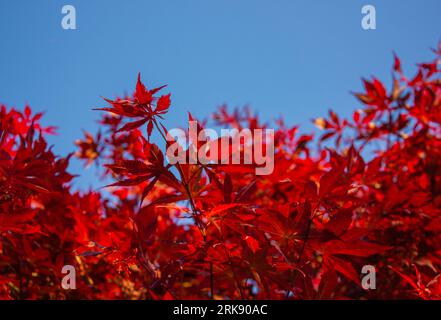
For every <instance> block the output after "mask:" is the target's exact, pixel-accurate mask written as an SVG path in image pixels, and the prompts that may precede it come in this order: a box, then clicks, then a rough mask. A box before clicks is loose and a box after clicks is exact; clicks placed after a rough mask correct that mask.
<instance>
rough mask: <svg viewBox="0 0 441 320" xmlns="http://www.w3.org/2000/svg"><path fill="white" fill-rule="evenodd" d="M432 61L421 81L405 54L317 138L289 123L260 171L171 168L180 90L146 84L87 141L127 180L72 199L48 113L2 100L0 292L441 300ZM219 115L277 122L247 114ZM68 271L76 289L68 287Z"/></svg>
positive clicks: (440, 116)
mask: <svg viewBox="0 0 441 320" xmlns="http://www.w3.org/2000/svg"><path fill="white" fill-rule="evenodd" d="M435 53H436V59H435V60H434V61H432V62H430V63H424V64H420V65H418V72H417V75H416V76H415V77H414V78H412V79H408V78H406V77H405V75H404V74H403V72H402V69H401V68H402V66H401V63H400V60H399V59H398V58H397V57H395V61H394V73H393V74H394V79H393V84H392V88H391V90H390V91H388V90H387V89H386V88H385V86H384V85H383V84H382V83H381V82H380V81H379V80H378V79H376V78H374V79H372V80H364V86H365V92H363V93H359V94H356V96H357V97H358V99H359V100H360V101H361V102H362V104H363V109H361V110H357V111H355V112H354V113H353V116H352V119H341V118H340V117H339V116H338V115H337V114H336V113H335V112H333V111H330V113H329V117H327V118H318V119H316V120H315V123H316V125H317V126H318V127H319V128H320V129H323V130H325V132H324V133H323V135H322V136H321V137H320V138H319V139H317V142H316V140H314V139H313V136H312V135H299V133H298V128H297V127H288V126H287V125H285V124H284V122H283V121H282V120H280V121H278V122H277V128H276V130H275V158H274V163H275V168H274V171H273V173H272V174H270V175H261V176H257V175H255V174H254V171H252V170H248V169H247V168H246V167H244V166H240V165H212V164H207V165H204V164H201V163H197V164H192V165H189V164H176V165H171V164H168V163H167V161H166V160H165V157H164V154H163V151H161V149H162V150H165V146H166V143H165V142H164V141H163V142H162V143H161V145H163V146H164V148H161V147H160V146H158V145H156V144H153V143H151V142H150V136H151V134H152V132H156V133H159V134H160V135H161V136H162V138H165V136H166V134H167V130H166V129H165V127H164V126H163V125H162V124H161V120H162V119H163V116H164V115H165V113H166V112H167V111H168V110H169V107H170V103H171V101H170V95H163V96H160V97H157V93H158V92H159V90H161V89H162V88H163V87H160V88H157V89H153V90H147V89H146V88H145V86H144V85H143V84H142V82H141V79H140V77H138V83H137V85H136V91H135V93H134V95H133V97H126V98H124V99H116V100H108V99H106V101H107V102H108V103H109V105H110V106H109V107H106V108H101V110H105V111H108V112H110V113H106V114H105V115H103V118H102V120H101V124H102V126H103V127H104V128H105V129H104V130H103V131H102V133H99V134H98V135H97V136H93V135H91V134H89V133H86V136H85V138H84V139H83V140H78V141H77V142H76V144H77V146H78V147H79V150H78V151H77V152H76V156H77V157H78V158H80V159H84V160H85V163H86V164H91V163H93V162H96V161H98V160H99V161H100V162H99V163H104V166H103V170H102V171H103V176H105V177H113V178H114V179H116V180H117V181H116V182H115V183H113V184H112V185H111V187H110V188H109V190H110V193H111V196H107V197H106V196H105V195H104V194H102V193H100V192H97V191H88V192H86V191H84V192H74V191H72V189H71V186H70V182H71V180H72V178H73V176H72V175H70V174H69V173H68V172H67V171H66V170H67V167H68V162H69V158H70V156H68V157H66V158H63V157H59V156H57V155H55V154H54V153H53V151H52V150H51V148H48V147H47V144H46V141H45V135H46V134H50V133H52V132H53V128H44V127H41V125H39V120H40V117H41V114H37V115H35V116H31V110H30V109H29V108H28V107H26V109H25V111H24V112H23V113H21V112H19V111H17V110H15V109H8V108H6V107H5V106H1V114H0V145H1V151H0V253H1V259H0V298H3V299H41V298H49V299H75V298H77V299H79V298H81V299H115V298H118V299H120V298H122V299H169V298H178V299H196V298H200V299H209V298H214V299H239V298H242V299H260V298H265V299H345V298H351V299H365V298H368V299H369V298H370V299H395V298H405V299H407V298H421V299H440V298H441V277H440V270H441V81H440V80H441V79H440V68H439V64H440V56H441V47H440V49H438V50H437V51H436V52H435ZM213 118H214V120H215V123H217V124H219V125H222V126H229V127H232V128H264V127H266V125H264V124H261V123H260V122H259V119H258V118H257V117H255V116H253V115H252V114H251V113H250V112H249V110H246V109H244V110H235V111H234V112H232V113H230V112H228V109H227V108H225V107H223V108H221V109H219V110H218V112H216V113H215V114H214V117H213ZM127 119H128V120H129V121H127ZM144 125H145V127H146V130H147V132H146V137H144V135H143V133H142V132H141V131H140V130H139V128H140V127H143V126H144ZM100 166H101V165H100ZM66 264H70V265H74V266H75V268H76V270H77V289H76V290H64V289H62V287H61V285H60V282H61V278H62V276H63V275H62V273H61V269H62V267H63V266H64V265H66ZM364 265H373V266H375V267H376V271H377V289H376V290H364V289H363V288H362V287H361V280H360V279H361V275H360V272H361V269H362V266H364Z"/></svg>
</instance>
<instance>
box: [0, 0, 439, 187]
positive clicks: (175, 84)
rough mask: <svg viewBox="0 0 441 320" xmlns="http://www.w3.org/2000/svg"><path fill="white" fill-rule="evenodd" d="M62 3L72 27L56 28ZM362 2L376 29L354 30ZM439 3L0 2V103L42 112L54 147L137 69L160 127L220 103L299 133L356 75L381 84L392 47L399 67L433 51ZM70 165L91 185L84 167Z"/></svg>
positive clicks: (343, 97) (353, 87)
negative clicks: (158, 100) (164, 92)
mask: <svg viewBox="0 0 441 320" xmlns="http://www.w3.org/2000/svg"><path fill="white" fill-rule="evenodd" d="M65 4H71V5H73V6H74V7H75V8H76V11H77V28H78V29H77V30H63V29H62V28H61V19H62V17H63V15H62V13H61V8H62V6H63V5H65ZM366 4H372V5H374V6H375V7H376V11H377V29H376V30H371V31H365V30H363V29H362V28H361V24H360V22H361V19H362V14H361V8H362V6H363V5H366ZM440 12H441V1H440V0H424V1H417V0H401V1H399V0H388V1H371V0H369V1H368V0H366V1H361V0H350V1H349V0H335V1H328V0H315V1H311V0H309V1H307V0H304V1H294V0H274V1H269V0H265V1H263V0H219V1H214V0H169V1H159V0H158V1H147V0H146V1H140V0H130V1H111V0H93V1H90V0H88V1H87V0H77V1H75V0H65V1H57V0H52V1H49V0H45V1H28V0H14V1H12V0H10V1H9V0H0V39H1V42H0V43H1V47H0V102H2V103H4V104H6V105H9V106H16V107H19V108H21V107H23V106H24V104H25V103H29V104H30V105H31V107H32V108H33V109H34V110H36V111H46V117H45V120H44V123H45V124H51V125H56V126H58V127H59V130H58V135H57V136H55V137H51V138H50V139H49V140H50V142H51V143H53V144H55V150H56V151H57V152H58V153H60V154H62V155H65V154H67V153H68V152H69V151H72V150H73V148H74V145H73V141H74V140H75V139H77V138H78V137H81V136H82V129H87V130H88V131H92V132H95V131H96V130H97V129H98V126H97V124H96V120H97V118H98V114H97V113H96V112H94V111H91V109H92V108H93V107H96V106H101V105H103V103H102V101H101V100H100V97H99V96H100V95H103V96H106V97H110V98H112V97H115V96H117V95H121V94H123V93H125V92H129V93H131V92H132V90H133V89H134V86H135V82H136V76H137V73H138V72H139V71H140V72H141V73H142V77H143V80H144V82H145V83H146V84H147V86H148V87H152V86H157V85H161V84H168V90H169V91H170V92H172V108H171V110H170V112H169V114H168V117H167V121H166V124H167V126H169V127H176V126H182V124H183V121H184V120H186V117H187V116H186V112H187V111H188V110H189V111H191V112H192V113H193V114H194V115H195V116H197V117H198V118H203V117H205V116H208V115H209V113H210V112H211V111H212V110H214V109H215V107H216V106H218V105H220V104H222V103H227V104H228V105H230V106H240V105H244V104H250V105H251V106H252V107H253V108H254V109H255V110H256V111H258V113H259V114H260V116H261V117H262V118H263V119H266V120H270V119H273V118H274V117H278V116H279V115H283V116H284V117H285V119H286V121H287V123H288V124H300V125H301V127H302V128H303V130H304V131H305V132H307V131H309V130H312V125H311V124H310V119H311V118H313V117H317V116H320V115H323V114H324V113H325V112H327V110H328V109H329V108H333V109H335V110H337V111H338V112H339V113H342V114H349V112H350V111H351V110H353V109H355V108H357V107H358V104H357V102H356V100H355V99H354V98H353V97H352V96H351V95H350V93H349V92H350V91H357V90H360V89H361V84H360V78H361V77H362V76H364V77H369V76H371V75H376V76H377V77H379V78H380V79H382V80H385V81H386V83H387V84H389V83H390V82H389V81H390V67H391V64H392V52H393V51H396V52H397V53H398V55H399V56H400V57H401V59H402V62H403V64H404V69H405V71H408V72H412V71H414V65H415V63H416V62H420V61H424V60H427V59H430V58H431V57H432V56H431V52H430V51H429V48H430V47H434V46H435V45H436V44H437V42H438V41H439V40H440V38H441V32H440V31H441V19H439V14H440ZM71 169H72V171H74V172H75V173H81V175H82V178H80V179H79V180H78V182H77V183H79V184H82V185H89V184H92V185H95V186H96V185H97V183H96V181H95V180H96V178H95V177H94V172H93V169H92V170H90V171H89V172H84V171H83V170H82V169H81V165H80V164H79V163H77V162H74V163H73V164H72V167H71ZM98 184H99V183H98Z"/></svg>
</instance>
